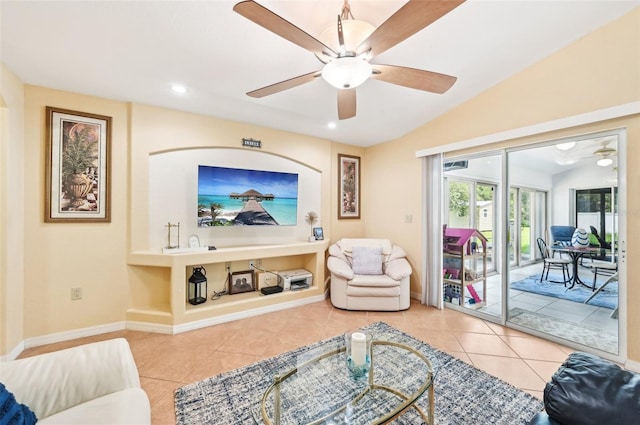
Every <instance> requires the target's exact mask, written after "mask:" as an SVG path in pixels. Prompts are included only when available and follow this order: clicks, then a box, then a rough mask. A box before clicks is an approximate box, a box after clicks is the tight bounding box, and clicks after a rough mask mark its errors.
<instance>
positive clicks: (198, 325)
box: [173, 294, 325, 334]
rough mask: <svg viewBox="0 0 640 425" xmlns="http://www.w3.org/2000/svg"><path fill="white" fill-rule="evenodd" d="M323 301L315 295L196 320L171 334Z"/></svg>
mask: <svg viewBox="0 0 640 425" xmlns="http://www.w3.org/2000/svg"><path fill="white" fill-rule="evenodd" d="M324 300H325V295H324V294H323V295H317V296H315V297H309V298H304V299H301V300H294V301H289V302H286V303H279V304H274V305H269V306H265V307H260V308H253V309H251V310H246V311H240V312H238V313H230V314H225V315H224V316H217V317H211V318H209V319H204V320H198V321H195V322H189V323H185V324H182V325H177V326H174V327H173V333H174V334H178V333H182V332H188V331H193V330H196V329H201V328H206V327H207V326H213V325H219V324H221V323H227V322H232V321H234V320H239V319H246V318H249V317H254V316H260V315H262V314H266V313H273V312H275V311H281V310H287V309H290V308H293V307H299V306H303V305H306V304H312V303H317V302H320V301H324Z"/></svg>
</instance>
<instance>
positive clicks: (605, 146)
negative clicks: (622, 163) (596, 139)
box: [593, 140, 616, 167]
mask: <svg viewBox="0 0 640 425" xmlns="http://www.w3.org/2000/svg"><path fill="white" fill-rule="evenodd" d="M610 141H611V140H606V141H604V142H602V147H601V148H599V149H596V150H595V151H594V152H593V154H594V155H595V156H596V157H599V159H598V160H597V161H596V164H598V165H599V166H600V167H608V166H609V165H611V164H613V158H611V157H613V156H615V154H616V150H615V149H614V148H612V147H609V142H610Z"/></svg>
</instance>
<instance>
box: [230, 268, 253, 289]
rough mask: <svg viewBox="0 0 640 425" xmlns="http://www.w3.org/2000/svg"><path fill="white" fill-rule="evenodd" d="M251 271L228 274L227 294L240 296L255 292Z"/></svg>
mask: <svg viewBox="0 0 640 425" xmlns="http://www.w3.org/2000/svg"><path fill="white" fill-rule="evenodd" d="M254 276H255V275H254V271H253V270H245V271H241V272H233V273H230V274H229V294H230V295H233V294H241V293H244V292H252V291H255V290H256V284H255V279H254Z"/></svg>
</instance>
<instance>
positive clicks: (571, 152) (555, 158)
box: [442, 132, 624, 355]
mask: <svg viewBox="0 0 640 425" xmlns="http://www.w3.org/2000/svg"><path fill="white" fill-rule="evenodd" d="M617 134H618V133H617V132H612V134H604V135H598V136H597V137H595V136H593V137H585V138H582V139H577V138H576V139H574V140H568V141H566V142H565V141H562V142H559V141H558V142H547V143H540V144H538V145H535V146H527V147H522V148H513V149H507V150H505V151H501V152H499V153H493V155H491V154H489V155H486V156H481V157H475V158H474V157H464V158H456V160H455V162H445V164H444V166H443V170H444V177H445V178H444V195H445V203H444V208H443V211H442V213H443V216H442V221H443V223H444V224H446V225H448V226H449V227H455V228H469V229H474V230H477V231H479V232H480V233H481V234H482V235H483V236H484V237H485V238H486V239H487V251H486V254H487V255H486V258H487V264H488V265H489V267H487V271H486V290H484V291H483V293H482V294H481V295H482V303H480V305H478V304H474V303H473V302H470V300H469V299H464V297H465V295H464V293H463V294H462V296H460V295H457V296H453V297H451V294H449V295H450V298H451V299H455V303H453V302H450V301H449V302H448V301H447V297H446V295H445V297H444V299H445V306H447V307H450V308H456V309H458V308H459V309H462V310H463V311H465V312H467V313H468V314H472V315H476V316H480V317H483V318H486V319H488V320H493V321H496V322H498V323H502V324H506V325H508V326H511V327H515V328H517V329H520V330H524V331H527V332H531V333H534V334H539V335H541V336H545V335H547V336H548V337H549V338H550V339H552V340H557V341H558V342H561V343H566V344H568V345H571V346H575V347H576V348H578V349H589V350H599V351H601V352H603V353H611V354H614V355H616V354H617V353H618V352H619V335H618V326H619V321H618V304H619V301H620V300H619V297H620V296H621V294H623V293H624V283H623V282H620V281H619V280H620V279H623V276H624V270H623V269H624V267H623V266H624V265H623V264H618V257H617V256H616V248H617V245H618V241H620V242H619V243H620V244H623V243H624V242H623V241H624V230H623V229H624V222H623V220H622V218H621V219H620V220H619V219H618V213H617V212H618V205H624V199H623V198H622V197H623V191H620V192H619V191H618V188H617V181H618V173H620V172H623V171H621V170H622V169H623V168H624V166H621V165H620V164H616V163H615V162H614V163H613V164H611V163H610V162H608V161H607V162H606V164H607V165H606V166H605V165H603V164H604V163H605V162H604V161H599V155H600V154H599V153H598V152H601V151H602V150H601V148H602V147H603V146H605V147H606V148H607V150H606V152H608V153H607V155H608V158H609V157H611V156H614V157H615V154H611V150H613V152H616V151H617V150H620V149H621V148H622V149H624V146H621V144H620V140H619V136H618V135H617ZM448 164H450V165H451V164H455V166H454V167H449V166H448ZM503 164H504V165H503ZM603 182H606V183H607V184H605V185H602V183H603ZM503 199H504V201H506V202H501V200H503ZM620 208H622V206H621V207H620ZM552 226H563V227H566V228H568V229H571V228H576V227H581V228H585V229H586V230H587V231H588V232H589V231H590V232H591V233H592V234H591V236H590V237H591V238H592V239H593V238H595V237H596V234H597V236H598V237H599V238H600V239H601V240H602V241H604V245H601V246H603V247H605V248H606V249H608V254H607V255H608V256H603V255H602V254H600V257H599V258H596V257H595V256H593V255H589V258H588V260H590V261H579V262H576V263H575V264H576V265H577V277H578V279H575V280H574V279H573V277H572V280H570V281H566V282H564V280H567V279H566V277H565V276H563V275H562V273H561V272H560V273H559V272H558V271H556V270H552V271H550V272H549V274H548V276H547V275H546V274H545V276H544V277H543V276H542V273H543V270H545V269H546V264H545V261H544V258H543V252H545V253H546V252H548V253H549V255H551V256H554V257H555V258H570V257H569V255H568V254H567V253H564V254H563V253H561V252H560V251H559V250H558V248H559V246H554V245H553V244H554V242H555V241H554V240H553V238H552V237H551V236H550V235H551V231H550V229H551V227H552ZM446 238H447V236H446V234H445V242H446ZM539 241H541V242H542V245H543V246H544V245H546V246H547V247H548V249H545V250H541V249H539V244H538V242H539ZM569 244H570V242H569ZM608 247H610V248H608ZM444 254H445V257H447V255H449V256H450V254H447V252H446V248H445V252H444ZM476 254H477V251H476ZM579 257H580V256H575V255H574V256H573V257H571V260H572V261H573V258H579ZM585 258H586V257H585ZM602 258H606V259H609V262H610V263H612V264H614V266H613V267H614V273H608V274H606V275H605V274H600V273H599V272H598V271H597V270H596V268H595V267H594V264H595V265H598V263H597V261H596V260H598V259H602ZM600 264H601V263H600ZM470 265H471V267H470V270H471V271H472V272H473V273H475V275H474V277H478V276H479V275H480V272H482V271H483V270H481V269H480V268H478V263H473V262H471V263H470ZM573 266H574V263H571V264H570V266H569V268H570V269H571V270H572V271H573ZM444 270H446V269H444ZM452 279H453V280H455V278H452V276H450V275H447V274H446V273H445V275H443V279H442V281H443V293H445V292H446V291H445V290H444V289H446V285H445V281H447V280H448V281H449V283H451V281H452ZM574 282H575V284H573V285H572V283H574ZM581 282H582V283H584V284H582V283H581ZM594 282H595V289H594ZM454 283H455V282H454ZM462 283H463V284H464V280H463V282H462ZM473 285H474V286H476V288H475V289H476V291H477V292H480V291H479V288H478V286H477V284H476V283H473ZM463 286H464V285H463ZM483 289H484V288H483ZM454 295H455V294H454ZM461 297H462V298H461ZM463 302H464V304H463ZM456 303H457V304H456ZM472 306H473V307H472ZM462 307H466V308H462Z"/></svg>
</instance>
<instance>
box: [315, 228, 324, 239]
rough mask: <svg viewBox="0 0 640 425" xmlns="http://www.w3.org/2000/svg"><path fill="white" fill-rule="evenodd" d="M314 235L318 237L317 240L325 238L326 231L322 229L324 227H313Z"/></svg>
mask: <svg viewBox="0 0 640 425" xmlns="http://www.w3.org/2000/svg"><path fill="white" fill-rule="evenodd" d="M313 237H314V238H316V240H317V241H323V240H324V231H323V230H322V227H314V228H313Z"/></svg>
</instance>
